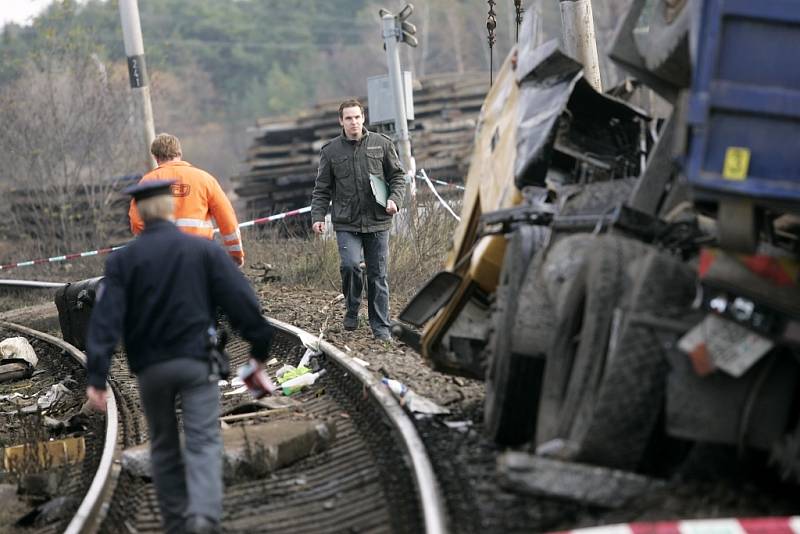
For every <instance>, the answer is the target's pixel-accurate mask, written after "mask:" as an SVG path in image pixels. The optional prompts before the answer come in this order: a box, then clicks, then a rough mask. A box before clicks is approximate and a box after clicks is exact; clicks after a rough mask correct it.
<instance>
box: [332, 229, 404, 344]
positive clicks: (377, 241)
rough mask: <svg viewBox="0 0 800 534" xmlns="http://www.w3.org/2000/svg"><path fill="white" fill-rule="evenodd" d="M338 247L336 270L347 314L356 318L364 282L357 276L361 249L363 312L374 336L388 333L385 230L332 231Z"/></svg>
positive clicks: (387, 239)
mask: <svg viewBox="0 0 800 534" xmlns="http://www.w3.org/2000/svg"><path fill="white" fill-rule="evenodd" d="M336 244H337V245H338V247H339V260H340V263H339V271H340V272H341V274H342V293H343V294H344V298H345V303H346V306H347V312H346V313H347V315H349V316H350V317H358V308H359V307H360V306H361V293H362V291H363V290H364V281H363V279H362V277H361V267H360V266H359V264H360V263H361V251H362V249H363V251H364V263H365V264H366V265H367V312H368V314H369V326H370V328H372V333H373V334H374V335H376V336H388V335H389V329H390V328H391V323H389V284H388V282H387V281H386V271H387V263H388V260H389V231H388V230H385V231H383V232H375V233H370V234H362V233H356V232H344V231H337V232H336Z"/></svg>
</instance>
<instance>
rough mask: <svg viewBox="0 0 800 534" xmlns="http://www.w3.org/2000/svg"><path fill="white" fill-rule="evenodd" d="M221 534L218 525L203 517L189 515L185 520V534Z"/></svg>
mask: <svg viewBox="0 0 800 534" xmlns="http://www.w3.org/2000/svg"><path fill="white" fill-rule="evenodd" d="M219 532H222V530H221V529H220V528H219V523H217V522H216V521H214V520H213V519H211V518H209V517H206V516H204V515H190V516H189V517H187V518H186V534H217V533H219Z"/></svg>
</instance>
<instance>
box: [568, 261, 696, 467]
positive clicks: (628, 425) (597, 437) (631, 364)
mask: <svg viewBox="0 0 800 534" xmlns="http://www.w3.org/2000/svg"><path fill="white" fill-rule="evenodd" d="M625 278H629V279H632V280H633V285H632V286H631V287H630V288H629V289H628V290H627V291H625V295H624V297H623V300H622V303H621V306H620V309H621V310H622V312H623V314H622V315H619V316H618V317H617V318H618V321H617V325H616V327H617V328H618V334H617V342H616V343H615V344H614V346H611V347H609V349H610V350H609V351H607V352H605V351H600V352H601V353H603V354H598V355H597V356H599V358H597V359H598V360H600V361H597V362H596V367H598V368H599V370H600V371H599V372H598V373H596V375H595V379H594V380H592V381H591V382H590V383H589V384H587V386H586V387H585V389H584V391H582V392H577V393H578V396H579V397H580V401H579V406H578V409H577V412H576V416H575V419H574V421H573V423H572V425H571V427H570V428H569V437H568V440H569V441H570V442H572V443H574V444H576V445H577V456H576V459H577V460H578V461H581V462H587V463H593V464H599V465H605V466H608V467H613V468H617V469H627V470H633V469H636V468H638V467H639V466H640V465H642V463H643V462H644V461H645V460H646V459H645V453H646V451H647V449H648V445H649V443H650V440H651V437H652V436H653V435H654V431H655V427H656V424H657V421H658V420H659V416H660V414H661V412H662V409H663V406H664V394H665V388H666V375H667V372H668V370H669V365H668V363H667V360H666V358H665V355H664V347H663V344H662V342H661V340H660V339H659V336H658V333H657V332H656V330H655V329H654V328H653V327H652V326H649V325H645V324H644V323H642V322H641V321H637V315H638V316H640V317H641V316H651V317H659V318H662V317H663V318H681V317H683V316H685V314H686V312H687V311H688V310H690V308H691V303H692V300H693V298H694V293H695V283H694V282H695V273H694V270H693V269H692V268H691V267H689V266H688V265H686V264H685V263H683V262H681V261H679V260H678V259H676V258H674V257H672V256H669V255H667V254H664V253H659V252H657V251H655V250H651V251H650V252H649V253H648V254H647V255H646V256H645V257H644V258H641V259H639V260H636V261H634V262H633V263H632V264H631V266H630V269H629V272H628V276H626V277H625ZM604 355H605V356H606V358H605V361H602V356H604ZM570 387H572V384H571V385H570ZM575 387H577V385H576V386H575ZM654 463H657V462H654Z"/></svg>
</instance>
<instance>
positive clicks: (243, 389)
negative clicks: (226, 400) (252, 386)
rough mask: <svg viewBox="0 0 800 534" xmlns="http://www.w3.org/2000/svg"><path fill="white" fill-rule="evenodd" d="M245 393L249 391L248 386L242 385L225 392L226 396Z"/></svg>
mask: <svg viewBox="0 0 800 534" xmlns="http://www.w3.org/2000/svg"><path fill="white" fill-rule="evenodd" d="M244 393H247V386H240V387H238V388H236V389H232V390H231V391H226V392H225V393H223V395H224V396H226V397H230V396H231V395H242V394H244Z"/></svg>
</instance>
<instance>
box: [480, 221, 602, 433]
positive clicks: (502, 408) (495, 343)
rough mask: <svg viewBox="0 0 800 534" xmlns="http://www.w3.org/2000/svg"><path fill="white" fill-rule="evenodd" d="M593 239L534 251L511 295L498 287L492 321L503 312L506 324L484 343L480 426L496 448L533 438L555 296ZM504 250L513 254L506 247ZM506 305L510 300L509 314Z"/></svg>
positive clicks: (577, 237) (588, 237)
mask: <svg viewBox="0 0 800 534" xmlns="http://www.w3.org/2000/svg"><path fill="white" fill-rule="evenodd" d="M594 239H595V237H594V236H591V235H589V234H577V235H570V236H565V237H563V238H562V239H560V240H559V241H558V242H557V243H556V244H554V245H553V246H552V247H550V248H549V249H548V250H540V251H538V252H537V254H536V255H535V256H534V258H533V260H532V261H531V262H530V263H529V265H528V268H527V272H526V273H525V277H524V280H523V281H522V284H521V286H520V287H518V289H517V290H516V291H510V290H504V291H500V288H498V292H497V296H498V299H497V303H496V306H497V311H498V313H496V314H495V316H494V317H497V318H498V320H497V321H496V322H499V321H501V320H500V319H499V318H500V317H501V313H503V314H505V315H504V317H505V319H503V321H505V322H500V324H502V325H504V326H503V327H502V328H501V327H499V326H495V327H494V334H493V336H492V338H491V340H490V343H489V347H490V353H491V354H490V356H489V363H490V365H489V369H488V371H487V380H486V397H485V406H484V426H485V428H486V434H487V435H488V436H489V437H490V438H491V439H493V440H494V441H495V442H497V443H499V444H501V445H519V444H522V443H525V442H526V441H530V440H531V439H532V438H533V436H534V433H535V430H536V424H537V422H536V414H537V408H538V404H539V395H540V389H541V378H542V375H543V373H544V368H543V367H544V362H545V355H546V353H547V348H548V347H549V346H550V340H551V336H552V332H553V326H554V316H555V311H554V310H555V306H554V304H553V302H554V298H557V296H558V294H559V288H561V287H562V286H563V285H565V284H566V283H568V281H569V280H570V279H571V278H572V276H573V275H574V273H575V272H576V271H577V270H578V269H579V268H580V264H581V263H582V262H583V261H584V260H585V258H586V255H585V251H586V250H588V248H589V247H588V244H589V243H591V242H592V241H593V240H594ZM508 251H509V253H513V252H512V248H511V247H509V249H508ZM511 296H513V298H508V297H511ZM505 302H510V306H511V307H513V313H509V311H510V310H511V309H512V308H511V307H505V306H504V303H505ZM500 310H502V312H501V311H500Z"/></svg>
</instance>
